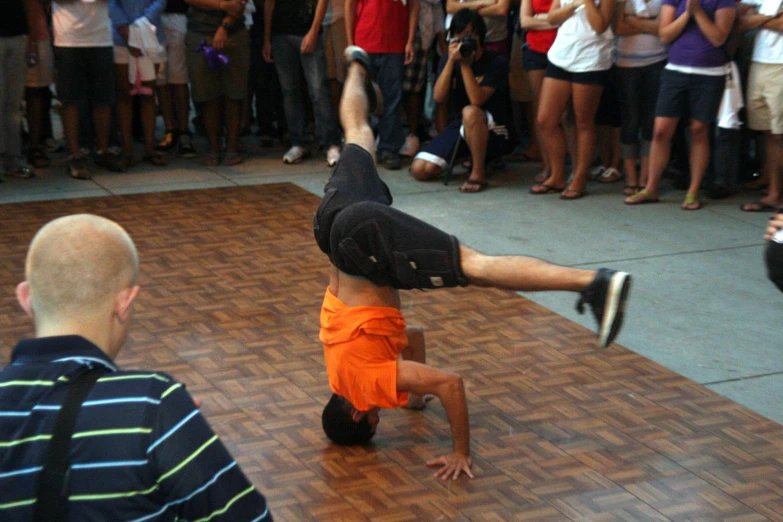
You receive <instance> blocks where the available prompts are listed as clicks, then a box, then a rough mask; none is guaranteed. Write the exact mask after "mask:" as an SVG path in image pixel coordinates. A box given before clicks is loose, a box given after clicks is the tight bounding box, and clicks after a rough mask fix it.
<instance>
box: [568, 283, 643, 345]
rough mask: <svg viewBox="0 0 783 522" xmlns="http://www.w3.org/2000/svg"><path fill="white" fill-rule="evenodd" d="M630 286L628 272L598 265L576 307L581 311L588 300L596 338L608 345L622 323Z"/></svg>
mask: <svg viewBox="0 0 783 522" xmlns="http://www.w3.org/2000/svg"><path fill="white" fill-rule="evenodd" d="M630 290H631V275H630V274H628V273H626V272H618V271H616V270H610V269H608V268H599V269H598V274H597V275H596V276H595V279H593V281H592V282H591V283H590V284H589V285H588V286H587V288H585V289H584V290H582V292H581V296H580V297H579V301H577V303H576V310H577V312H579V313H580V314H583V313H584V311H585V310H584V306H585V304H587V305H588V306H589V307H590V308H591V309H592V311H593V315H594V316H595V319H596V321H598V342H599V344H600V345H601V348H606V347H607V346H609V345H610V344H611V343H612V341H614V338H615V337H617V334H618V333H619V332H620V327H621V326H622V325H623V315H624V310H625V300H626V299H627V298H628V292H629V291H630Z"/></svg>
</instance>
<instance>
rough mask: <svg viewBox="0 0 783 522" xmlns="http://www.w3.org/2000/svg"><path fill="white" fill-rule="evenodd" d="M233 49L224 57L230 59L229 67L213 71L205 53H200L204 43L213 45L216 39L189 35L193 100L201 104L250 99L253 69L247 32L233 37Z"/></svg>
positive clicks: (189, 66) (189, 61)
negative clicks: (198, 49)
mask: <svg viewBox="0 0 783 522" xmlns="http://www.w3.org/2000/svg"><path fill="white" fill-rule="evenodd" d="M230 38H231V40H230V42H229V46H228V47H226V48H225V49H222V50H221V51H220V52H221V54H225V55H226V56H227V57H228V60H229V62H228V65H225V66H223V67H220V68H218V69H217V70H215V71H212V70H210V69H209V67H208V66H207V60H206V59H205V58H204V54H203V53H200V52H196V51H195V50H194V49H196V48H197V47H198V46H199V44H200V43H201V41H202V40H204V41H206V43H207V45H210V46H211V45H212V36H207V35H204V34H199V33H188V34H187V35H186V36H185V47H186V49H187V63H188V76H189V77H190V82H191V83H190V89H191V94H192V96H193V101H195V102H197V103H202V102H207V101H210V100H214V99H215V98H217V97H219V96H225V97H226V98H228V99H230V100H244V99H245V98H246V97H247V83H248V74H249V70H250V35H249V33H248V32H247V30H245V29H243V30H241V31H238V32H236V33H234V34H232V35H231V37H230Z"/></svg>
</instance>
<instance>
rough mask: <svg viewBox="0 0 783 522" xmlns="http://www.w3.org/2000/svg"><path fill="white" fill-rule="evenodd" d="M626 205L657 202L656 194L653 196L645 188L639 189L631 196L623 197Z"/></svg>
mask: <svg viewBox="0 0 783 522" xmlns="http://www.w3.org/2000/svg"><path fill="white" fill-rule="evenodd" d="M624 201H625V204H626V205H644V204H646V203H658V201H660V200H659V199H658V196H653V195H651V194H650V193H649V192H647V191H646V190H640V191H639V192H637V193H636V194H634V195H633V196H631V197H629V198H625V200H624Z"/></svg>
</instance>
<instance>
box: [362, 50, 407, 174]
mask: <svg viewBox="0 0 783 522" xmlns="http://www.w3.org/2000/svg"><path fill="white" fill-rule="evenodd" d="M370 60H371V61H372V65H373V68H374V69H375V71H374V72H375V79H376V80H375V81H377V82H378V86H379V87H380V88H381V94H382V95H383V114H381V117H380V121H379V122H378V155H379V157H380V158H381V159H384V158H385V157H388V158H390V161H389V163H386V164H385V166H386V167H387V168H399V157H398V154H397V153H398V151H399V150H400V147H402V143H403V132H402V106H401V102H402V79H403V76H404V62H405V56H404V55H403V54H402V53H400V54H397V53H390V54H371V55H370Z"/></svg>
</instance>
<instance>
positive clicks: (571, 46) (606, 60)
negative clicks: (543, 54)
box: [547, 0, 614, 73]
mask: <svg viewBox="0 0 783 522" xmlns="http://www.w3.org/2000/svg"><path fill="white" fill-rule="evenodd" d="M609 1H613V0H609ZM573 2H574V0H562V1H561V2H560V5H561V7H562V6H566V5H569V4H572V3H573ZM596 4H597V5H600V2H596ZM613 40H614V34H613V33H612V28H611V26H610V27H608V28H607V29H606V31H604V32H603V34H598V33H596V32H595V31H594V30H593V28H592V27H591V26H590V22H588V21H587V11H586V10H585V6H583V5H582V6H579V7H577V9H576V11H574V14H572V15H571V17H570V18H568V20H566V21H565V22H563V24H562V25H561V26H560V28H559V29H558V30H557V38H555V43H554V44H552V47H551V48H550V49H549V53H548V54H547V58H549V61H550V62H552V63H553V64H554V65H556V66H558V67H560V68H561V69H565V70H566V71H568V72H572V73H579V72H592V71H606V70H609V69H611V67H612V51H613V50H614V43H613Z"/></svg>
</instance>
